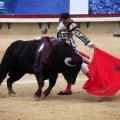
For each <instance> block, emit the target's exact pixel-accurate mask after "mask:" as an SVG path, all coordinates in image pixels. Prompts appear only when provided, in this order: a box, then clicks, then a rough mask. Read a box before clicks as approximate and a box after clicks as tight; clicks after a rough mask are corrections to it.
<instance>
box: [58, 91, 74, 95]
mask: <svg viewBox="0 0 120 120" xmlns="http://www.w3.org/2000/svg"><path fill="white" fill-rule="evenodd" d="M71 94H72V91H68V92H63V91H59V92H58V95H71Z"/></svg>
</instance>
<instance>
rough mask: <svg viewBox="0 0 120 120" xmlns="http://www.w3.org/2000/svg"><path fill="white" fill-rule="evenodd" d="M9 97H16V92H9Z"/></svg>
mask: <svg viewBox="0 0 120 120" xmlns="http://www.w3.org/2000/svg"><path fill="white" fill-rule="evenodd" d="M8 95H10V96H13V97H14V96H15V95H16V93H15V92H14V91H9V93H8Z"/></svg>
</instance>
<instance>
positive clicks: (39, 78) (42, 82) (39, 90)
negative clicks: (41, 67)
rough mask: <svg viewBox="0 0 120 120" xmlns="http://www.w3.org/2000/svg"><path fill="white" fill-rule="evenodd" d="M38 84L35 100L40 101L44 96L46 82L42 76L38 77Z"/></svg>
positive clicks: (38, 75)
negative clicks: (43, 89)
mask: <svg viewBox="0 0 120 120" xmlns="http://www.w3.org/2000/svg"><path fill="white" fill-rule="evenodd" d="M36 78H37V82H38V89H37V91H36V92H35V100H40V97H41V94H42V88H43V86H44V80H43V76H42V74H37V75H36Z"/></svg>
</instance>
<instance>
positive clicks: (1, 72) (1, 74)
mask: <svg viewBox="0 0 120 120" xmlns="http://www.w3.org/2000/svg"><path fill="white" fill-rule="evenodd" d="M7 73H8V66H7V64H4V65H3V64H0V85H1V84H2V82H3V80H4V79H5V77H6V75H7Z"/></svg>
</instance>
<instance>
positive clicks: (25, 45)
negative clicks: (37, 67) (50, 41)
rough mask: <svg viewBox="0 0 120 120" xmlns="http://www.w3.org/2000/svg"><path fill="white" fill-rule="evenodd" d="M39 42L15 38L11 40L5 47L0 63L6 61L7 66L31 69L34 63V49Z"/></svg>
mask: <svg viewBox="0 0 120 120" xmlns="http://www.w3.org/2000/svg"><path fill="white" fill-rule="evenodd" d="M41 42H42V41H37V40H30V41H23V40H17V41H15V42H13V43H12V44H11V45H10V46H9V47H8V48H7V50H6V52H5V54H4V56H3V59H2V62H1V64H5V63H6V61H7V64H8V66H12V67H16V68H18V69H26V70H28V69H31V68H32V66H33V64H34V60H35V53H36V50H37V48H38V46H39V45H40V44H41Z"/></svg>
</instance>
